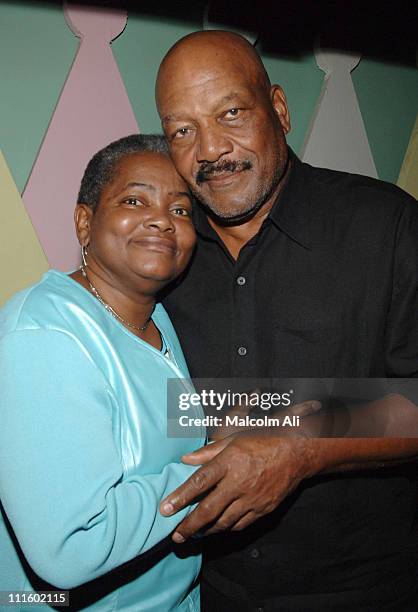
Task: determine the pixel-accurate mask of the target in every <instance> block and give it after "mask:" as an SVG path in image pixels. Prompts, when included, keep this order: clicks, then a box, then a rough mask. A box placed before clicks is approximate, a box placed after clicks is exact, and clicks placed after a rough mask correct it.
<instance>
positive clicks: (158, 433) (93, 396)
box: [0, 135, 204, 612]
mask: <svg viewBox="0 0 418 612" xmlns="http://www.w3.org/2000/svg"><path fill="white" fill-rule="evenodd" d="M75 223H76V231H77V236H78V240H79V242H80V244H81V246H82V253H83V265H82V267H81V269H80V270H79V271H77V272H74V273H72V274H70V275H66V274H63V273H61V272H58V271H56V270H51V271H49V272H48V273H47V274H45V275H44V277H43V278H42V280H41V281H40V282H39V283H38V284H37V285H34V286H33V287H31V288H29V289H27V290H25V291H23V292H21V293H19V294H17V295H16V296H14V298H12V300H11V301H10V302H9V303H8V304H7V305H6V306H5V308H4V309H3V311H2V313H1V319H0V326H1V327H0V329H1V341H0V387H1V390H2V391H1V405H0V409H1V413H0V414H1V429H0V497H1V502H2V505H3V509H4V512H3V518H4V520H2V521H0V567H1V571H0V590H7V591H10V590H19V591H31V590H32V585H34V586H35V588H36V589H37V590H38V591H39V590H40V589H42V590H48V589H49V588H50V587H49V586H48V585H49V584H52V585H54V586H55V587H58V588H60V589H74V588H75V587H79V588H76V589H75V590H73V591H70V606H71V605H72V607H73V608H77V609H85V607H86V605H87V604H89V607H88V609H89V610H90V609H91V610H100V611H101V610H103V611H110V610H112V611H116V610H132V611H135V612H137V611H151V610H152V612H155V611H156V610H158V611H159V612H163V611H165V610H174V609H176V610H189V611H190V610H198V609H199V603H198V593H197V589H193V582H194V580H195V578H196V576H197V574H198V572H199V567H200V559H199V557H196V556H189V557H186V558H181V559H180V558H178V557H177V556H175V554H174V552H173V551H172V550H171V549H169V546H170V544H169V538H167V539H166V541H165V543H164V544H163V546H161V545H158V546H156V545H157V543H158V542H160V541H161V540H163V539H164V538H166V536H169V534H170V533H171V532H172V530H173V529H174V528H175V526H176V525H177V524H178V523H179V521H180V520H181V519H182V516H185V514H186V513H187V511H185V512H183V515H182V514H181V513H179V514H178V515H176V516H175V517H172V518H167V517H163V516H161V515H160V513H159V511H158V504H159V501H160V500H161V499H162V498H163V497H164V496H165V495H166V494H167V493H168V492H170V491H172V490H173V489H175V488H176V486H178V485H179V484H180V483H181V482H183V481H184V480H185V479H186V478H187V477H188V476H189V475H190V474H191V473H192V471H193V470H194V469H195V468H192V467H190V466H186V465H184V464H182V463H180V457H181V455H182V454H184V453H186V452H190V451H192V450H195V449H196V448H198V447H200V446H201V445H202V443H203V442H204V431H202V432H201V437H200V438H197V439H169V438H167V434H166V427H167V424H166V403H167V402H166V383H167V379H169V378H182V377H183V378H185V377H187V376H188V372H187V367H186V364H185V361H184V358H183V355H182V352H181V348H180V345H179V342H178V339H177V337H176V334H175V332H174V329H173V327H172V325H171V323H170V321H169V319H168V316H167V314H166V313H165V311H164V309H163V308H162V306H161V305H160V304H156V295H157V293H158V291H159V290H160V289H161V288H162V287H164V286H165V285H166V284H167V283H168V282H170V281H172V280H173V279H174V278H176V277H177V276H178V275H179V274H181V273H182V271H183V270H184V269H185V267H186V265H187V263H188V261H189V259H190V257H191V254H192V251H193V248H194V244H195V234H194V229H193V225H192V221H191V201H190V197H189V193H188V190H187V187H186V184H185V183H184V182H183V180H182V179H181V178H180V177H179V175H178V174H177V173H176V171H175V169H174V166H173V165H172V163H171V161H170V158H169V157H168V155H167V150H166V148H165V143H164V140H163V139H162V138H161V137H157V136H137V135H133V136H129V137H127V138H123V139H121V140H119V141H117V142H114V143H112V144H111V145H109V146H108V147H106V148H105V149H103V150H102V151H99V153H97V154H96V155H95V156H94V157H93V159H92V160H91V161H90V163H89V165H88V166H87V169H86V171H85V174H84V177H83V180H82V183H81V188H80V193H79V204H78V205H77V207H76V212H75ZM143 553H146V554H145V555H144V554H143ZM138 555H142V556H141V557H139V559H138V561H131V562H130V563H127V562H129V561H130V560H132V559H134V558H135V557H137V556H138ZM120 566H122V567H120ZM115 568H119V569H115ZM42 581H45V582H42ZM91 581H93V582H91ZM84 583H90V584H89V585H87V586H81V587H80V586H79V585H83V584H84ZM21 600H22V598H21ZM15 601H16V600H15ZM44 601H46V602H50V603H55V602H57V601H58V600H57V599H56V598H55V599H54V598H52V599H51V598H49V599H46V600H44ZM90 604H91V607H90ZM20 609H21V610H25V609H26V607H25V605H24V602H23V604H22V605H21V608H20ZM30 609H31V610H32V609H33V608H30ZM67 609H68V608H67Z"/></svg>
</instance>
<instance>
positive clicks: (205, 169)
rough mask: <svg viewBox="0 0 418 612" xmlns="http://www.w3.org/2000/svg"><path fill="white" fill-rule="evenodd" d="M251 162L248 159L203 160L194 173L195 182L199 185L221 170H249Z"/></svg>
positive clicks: (231, 171)
mask: <svg viewBox="0 0 418 612" xmlns="http://www.w3.org/2000/svg"><path fill="white" fill-rule="evenodd" d="M251 168H252V163H251V162H250V161H249V160H248V159H245V160H242V161H239V160H231V159H225V160H223V161H220V162H204V163H203V164H201V166H200V168H199V170H198V172H197V173H196V183H197V184H198V185H201V184H202V183H204V182H205V181H207V180H208V178H210V177H211V175H213V174H221V173H222V172H230V173H231V174H232V173H233V172H242V171H243V170H250V169H251Z"/></svg>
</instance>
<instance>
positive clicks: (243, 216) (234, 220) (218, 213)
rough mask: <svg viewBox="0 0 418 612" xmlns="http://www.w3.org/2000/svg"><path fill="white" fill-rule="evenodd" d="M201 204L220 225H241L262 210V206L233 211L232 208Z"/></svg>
mask: <svg viewBox="0 0 418 612" xmlns="http://www.w3.org/2000/svg"><path fill="white" fill-rule="evenodd" d="M201 203H202V205H203V207H204V209H205V210H206V212H207V214H208V215H209V216H210V217H212V218H213V219H214V221H216V222H217V223H218V224H219V225H238V224H240V223H244V222H245V221H249V220H250V219H251V218H252V217H253V216H254V215H255V213H256V212H257V210H258V209H259V208H260V206H257V205H255V206H251V207H249V208H245V209H243V210H242V209H241V210H237V209H236V208H235V209H231V208H230V207H228V208H227V209H224V208H221V207H219V206H216V205H214V203H213V202H211V203H210V204H208V203H205V202H201Z"/></svg>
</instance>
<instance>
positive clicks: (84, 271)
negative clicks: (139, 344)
mask: <svg viewBox="0 0 418 612" xmlns="http://www.w3.org/2000/svg"><path fill="white" fill-rule="evenodd" d="M80 270H81V273H82V275H83V276H84V278H85V279H86V281H87V282H88V284H89V286H90V289H91V291H92V293H93V295H94V296H95V297H96V298H97V299H98V300H99V302H100V304H102V305H103V306H104V307H105V308H106V310H107V311H108V312H110V314H111V315H113V316H114V317H115V319H117V320H118V321H120V322H121V323H123V325H127V326H128V327H130V328H131V329H136V330H137V331H141V332H144V331H145V330H146V329H147V327H148V325H149V324H150V321H151V315H152V313H151V315H150V316H149V318H148V321H147V322H146V323H145V325H143V326H142V327H140V326H139V325H134V324H133V323H130V322H129V321H127V320H126V319H124V318H123V317H121V316H120V315H119V314H118V313H117V312H116V311H115V310H113V308H112V307H111V305H110V304H108V303H107V302H105V301H104V299H103V298H102V296H101V295H100V293H99V292H98V291H97V289H96V287H95V286H94V285H93V283H92V282H91V280H90V279H89V277H88V276H87V272H86V270H85V268H84V266H80Z"/></svg>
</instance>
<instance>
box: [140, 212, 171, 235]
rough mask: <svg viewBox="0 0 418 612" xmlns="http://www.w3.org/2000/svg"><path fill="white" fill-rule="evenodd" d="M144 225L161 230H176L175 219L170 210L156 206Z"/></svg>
mask: <svg viewBox="0 0 418 612" xmlns="http://www.w3.org/2000/svg"><path fill="white" fill-rule="evenodd" d="M144 226H145V227H146V228H149V229H154V230H155V229H156V230H158V231H159V232H174V230H175V227H174V220H173V217H172V215H171V213H170V211H169V210H162V209H160V208H154V207H153V209H152V210H150V211H149V213H148V215H147V217H146V219H145V221H144Z"/></svg>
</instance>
